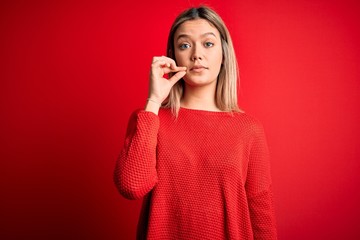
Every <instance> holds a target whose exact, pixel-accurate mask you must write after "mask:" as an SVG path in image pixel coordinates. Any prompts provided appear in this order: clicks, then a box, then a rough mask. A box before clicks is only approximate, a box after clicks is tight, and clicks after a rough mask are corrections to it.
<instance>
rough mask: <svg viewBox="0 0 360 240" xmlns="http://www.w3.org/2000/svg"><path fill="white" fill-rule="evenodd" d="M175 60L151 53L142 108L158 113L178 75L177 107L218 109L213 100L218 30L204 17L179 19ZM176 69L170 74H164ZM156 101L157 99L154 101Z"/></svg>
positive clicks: (218, 53)
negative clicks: (181, 90) (146, 95)
mask: <svg viewBox="0 0 360 240" xmlns="http://www.w3.org/2000/svg"><path fill="white" fill-rule="evenodd" d="M174 46H175V49H174V50H175V58H176V62H177V64H178V65H179V66H181V67H179V66H177V64H176V62H175V61H174V60H173V59H171V58H168V57H164V56H162V57H154V58H153V62H152V65H151V71H150V89H149V98H150V99H152V100H154V101H155V102H154V101H148V102H147V105H146V106H145V111H151V112H154V113H155V114H158V111H159V107H160V105H159V104H157V103H161V102H162V101H164V100H165V99H166V97H167V96H168V95H169V92H170V89H171V87H172V86H173V85H174V84H175V83H176V82H177V81H179V80H180V79H181V78H183V79H184V81H185V91H184V95H183V98H182V100H181V107H184V108H190V109H199V110H208V111H219V109H218V108H217V106H216V104H215V91H216V82H217V77H218V75H219V72H220V68H221V64H222V59H223V53H222V47H221V38H220V33H219V32H218V30H217V29H216V28H215V27H213V26H212V25H210V23H209V22H208V21H206V20H204V19H196V20H190V21H186V22H184V23H182V24H181V25H180V26H179V28H178V29H177V31H176V32H175V35H174ZM169 72H174V73H176V74H175V75H174V76H172V78H170V79H166V78H164V77H163V76H164V74H167V73H169ZM156 102H157V103H156Z"/></svg>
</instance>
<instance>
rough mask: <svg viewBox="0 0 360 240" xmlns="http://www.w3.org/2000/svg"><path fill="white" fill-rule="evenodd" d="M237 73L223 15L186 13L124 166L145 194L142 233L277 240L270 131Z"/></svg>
mask: <svg viewBox="0 0 360 240" xmlns="http://www.w3.org/2000/svg"><path fill="white" fill-rule="evenodd" d="M165 74H168V76H169V79H167V78H164V75H165ZM237 78H238V76H237V64H236V58H235V54H234V49H233V46H232V42H231V39H230V35H229V32H228V30H227V28H226V26H225V25H224V23H223V21H222V20H221V18H220V17H219V16H218V15H217V14H216V13H215V12H214V11H213V10H211V9H210V8H208V7H199V8H191V9H188V10H186V11H185V12H183V13H182V14H180V15H179V16H178V17H177V19H176V20H175V22H174V24H173V26H172V28H171V30H170V34H169V38H168V46H167V57H165V56H162V57H154V58H153V62H152V65H151V72H150V89H149V98H148V101H147V103H146V105H145V108H144V109H143V110H139V111H136V112H134V114H133V115H132V117H131V118H130V121H129V126H128V130H127V134H126V139H125V143H124V148H123V150H122V152H121V154H120V157H119V159H118V161H117V164H116V170H115V183H116V185H117V187H118V189H119V191H120V193H121V194H122V195H123V196H125V197H126V198H129V199H139V198H142V197H144V202H143V208H142V211H141V216H140V220H139V224H138V239H276V228H275V217H274V212H273V204H272V191H271V177H270V166H269V154H268V149H267V145H266V140H265V136H264V131H263V128H262V126H261V124H260V123H259V122H258V121H256V120H255V119H254V118H252V117H250V116H249V115H247V114H245V113H243V112H241V111H240V110H239V108H238V105H237V96H236V94H237V89H236V83H237Z"/></svg>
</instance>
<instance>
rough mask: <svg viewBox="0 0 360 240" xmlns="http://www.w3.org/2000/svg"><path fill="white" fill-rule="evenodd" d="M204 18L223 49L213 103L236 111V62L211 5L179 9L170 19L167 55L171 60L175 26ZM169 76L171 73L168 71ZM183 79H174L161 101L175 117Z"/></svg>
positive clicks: (226, 34)
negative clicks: (213, 29) (163, 99)
mask: <svg viewBox="0 0 360 240" xmlns="http://www.w3.org/2000/svg"><path fill="white" fill-rule="evenodd" d="M195 19H205V20H207V21H208V22H209V23H210V24H211V25H212V26H214V27H215V28H216V29H217V30H218V31H219V33H220V37H221V46H222V52H223V63H222V65H221V68H220V72H219V75H218V80H217V87H216V94H215V102H216V105H217V107H218V108H219V109H220V110H222V111H227V112H239V111H240V109H239V107H238V102H237V85H238V81H239V78H238V76H239V74H238V65H237V61H236V56H235V51H234V47H233V44H232V41H231V37H230V33H229V31H228V29H227V28H226V26H225V23H224V22H223V20H222V19H221V17H220V16H219V15H218V14H217V13H216V12H215V11H214V10H212V9H211V8H209V7H206V6H200V7H198V8H190V9H187V10H185V11H184V12H182V13H181V14H180V15H179V16H178V17H177V18H176V19H175V21H174V23H173V25H172V27H171V29H170V33H169V37H168V43H167V56H168V57H169V58H172V59H174V60H175V61H176V59H175V49H174V35H175V32H176V30H177V29H178V27H179V26H180V25H181V24H182V23H184V22H185V21H189V20H195ZM169 76H170V77H171V74H169ZM184 86H185V83H184V80H183V79H181V80H180V81H178V82H177V83H176V84H175V85H174V86H173V87H172V89H171V90H170V93H169V96H168V98H167V99H166V100H165V101H164V103H163V107H165V108H171V110H172V113H173V114H174V115H175V116H177V115H178V112H179V109H180V100H181V98H182V96H183V92H184Z"/></svg>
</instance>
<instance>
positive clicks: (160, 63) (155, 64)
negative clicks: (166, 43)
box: [152, 60, 170, 68]
mask: <svg viewBox="0 0 360 240" xmlns="http://www.w3.org/2000/svg"><path fill="white" fill-rule="evenodd" d="M152 66H153V67H160V68H162V67H168V68H169V67H170V63H168V62H166V61H164V60H157V61H155V62H153V63H152Z"/></svg>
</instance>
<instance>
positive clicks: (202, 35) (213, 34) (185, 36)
mask: <svg viewBox="0 0 360 240" xmlns="http://www.w3.org/2000/svg"><path fill="white" fill-rule="evenodd" d="M207 35H212V36H214V37H215V38H216V35H215V33H213V32H206V33H203V34H201V37H205V36H207ZM187 37H190V35H187V34H180V35H179V36H178V37H177V38H176V40H178V39H179V38H187Z"/></svg>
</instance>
